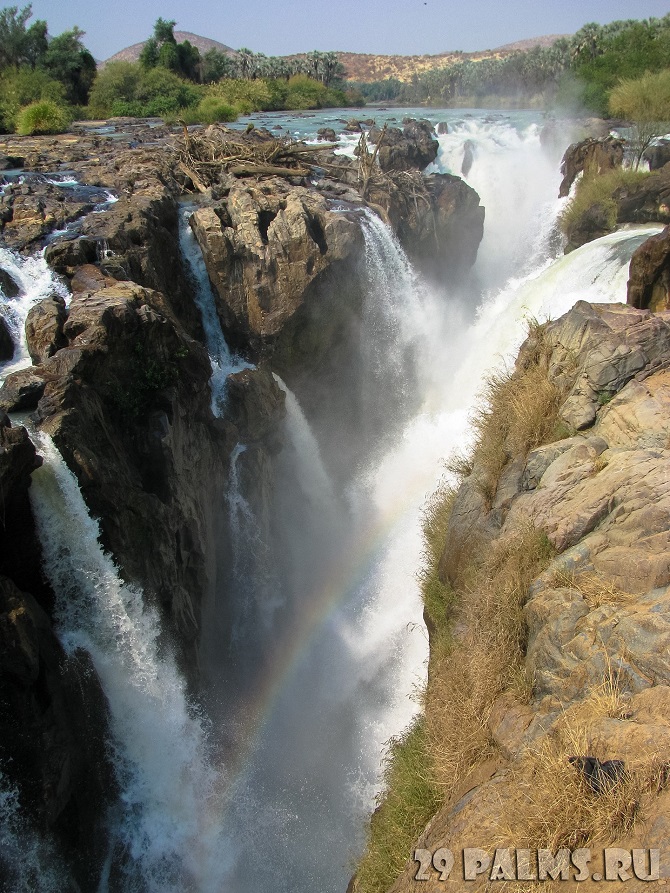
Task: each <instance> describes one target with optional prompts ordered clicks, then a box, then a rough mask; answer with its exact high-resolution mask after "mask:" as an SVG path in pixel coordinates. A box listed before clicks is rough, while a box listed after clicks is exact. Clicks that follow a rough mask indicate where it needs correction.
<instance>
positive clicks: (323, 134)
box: [317, 127, 337, 143]
mask: <svg viewBox="0 0 670 893" xmlns="http://www.w3.org/2000/svg"><path fill="white" fill-rule="evenodd" d="M317 136H318V138H319V139H320V140H324V141H325V142H327V143H336V142H337V134H336V133H335V131H334V130H333V128H332V127H320V128H319V129H318V130H317Z"/></svg>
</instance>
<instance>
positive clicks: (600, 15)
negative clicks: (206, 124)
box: [30, 0, 670, 61]
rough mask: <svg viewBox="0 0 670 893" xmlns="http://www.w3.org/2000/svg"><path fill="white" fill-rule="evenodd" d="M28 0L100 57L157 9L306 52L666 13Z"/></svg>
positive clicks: (384, 47) (460, 39)
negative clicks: (229, 6)
mask: <svg viewBox="0 0 670 893" xmlns="http://www.w3.org/2000/svg"><path fill="white" fill-rule="evenodd" d="M31 5H32V10H33V16H32V18H31V19H30V22H33V21H35V20H36V19H45V20H46V21H47V23H48V26H49V33H50V34H51V35H52V36H54V35H56V34H60V33H61V32H63V31H67V30H70V29H71V28H72V27H74V26H75V25H77V26H78V27H79V28H81V29H82V30H83V31H84V32H85V37H84V44H85V46H86V47H87V48H88V49H89V50H90V51H91V53H92V54H93V55H94V56H95V58H96V59H97V60H99V61H105V60H107V59H109V58H110V57H111V56H114V55H115V54H116V53H119V52H121V51H122V50H124V49H126V48H127V47H129V46H132V45H133V44H137V43H141V42H142V41H145V40H146V39H147V38H148V37H150V36H151V33H152V31H153V26H154V22H155V21H156V19H157V18H159V17H162V18H164V19H174V20H175V21H176V26H175V30H176V31H187V32H190V33H192V34H196V35H197V36H199V37H205V38H210V39H212V40H216V41H218V42H220V43H223V44H226V45H227V46H229V47H232V48H233V49H239V48H240V47H243V46H246V47H249V48H250V49H251V50H253V51H254V52H256V53H265V54H266V55H269V56H289V55H296V54H299V53H306V52H310V51H311V50H321V51H336V52H340V53H361V54H370V55H380V56H387V55H389V56H393V55H396V56H422V55H440V54H442V53H450V52H457V51H461V52H465V53H477V52H485V51H487V50H493V49H496V48H498V47H501V46H505V45H506V44H510V43H516V42H517V41H520V40H532V39H535V38H538V37H543V36H545V35H551V34H573V33H574V32H575V31H578V30H579V29H580V28H581V27H582V26H583V25H585V24H587V23H589V22H597V23H598V24H601V25H604V24H607V23H608V22H612V21H616V20H618V19H630V18H635V19H645V18H651V17H653V18H661V17H663V16H664V15H667V14H668V13H669V12H670V9H669V8H668V3H667V2H666V0H636V3H635V6H636V9H635V10H634V11H632V10H631V9H630V6H631V4H630V2H623V0H583V2H579V0H567V2H565V3H563V4H562V5H561V6H560V8H559V7H557V6H556V5H554V4H550V3H549V2H546V0H545V2H541V3H537V2H535V3H534V2H532V0H510V2H509V3H508V4H507V6H506V8H505V10H504V14H501V11H500V5H499V4H498V3H497V2H494V0H474V2H472V3H470V4H469V5H468V7H467V12H466V13H464V12H461V13H460V14H459V15H458V16H457V17H454V16H453V14H452V12H451V10H452V9H453V4H451V3H448V2H445V0H403V2H400V0H387V2H384V3H382V2H381V0H364V3H363V4H361V3H360V0H356V2H354V0H340V2H339V3H338V4H337V5H335V4H332V3H326V2H324V0H312V2H308V0H294V3H293V4H292V5H291V8H290V9H289V10H288V11H287V10H286V7H284V8H283V9H278V8H267V7H266V6H265V5H264V4H263V3H262V2H261V0H247V2H246V3H245V4H244V7H243V8H239V7H237V6H236V7H235V8H234V10H233V11H231V12H232V15H231V17H230V18H226V7H225V6H222V7H221V9H218V10H216V11H215V12H214V13H213V10H212V6H211V4H210V3H208V2H205V0H192V2H191V3H189V5H188V8H187V12H186V14H187V15H188V18H187V19H185V18H184V12H185V10H184V6H183V4H182V3H180V2H178V0H148V2H147V3H146V4H145V5H144V6H142V8H141V9H139V10H138V8H137V6H136V5H135V4H132V5H131V3H130V2H129V0H118V2H117V3H116V4H114V5H113V7H112V6H111V5H109V4H105V5H104V6H102V5H100V4H91V3H90V2H87V0H61V2H59V3H58V5H57V6H55V3H54V0H33V2H32V4H31ZM287 18H288V19H290V22H288V23H287ZM116 35H118V36H116ZM296 35H297V36H296Z"/></svg>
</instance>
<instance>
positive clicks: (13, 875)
mask: <svg viewBox="0 0 670 893" xmlns="http://www.w3.org/2000/svg"><path fill="white" fill-rule="evenodd" d="M0 888H1V889H2V890H3V891H7V893H10V890H11V893H75V887H74V885H73V884H72V883H71V882H70V881H69V880H68V877H67V871H66V870H65V868H64V867H63V866H62V865H61V864H60V859H59V857H58V854H57V853H56V851H55V848H54V847H53V846H51V845H50V844H49V843H47V842H46V841H44V840H43V839H41V838H40V837H39V836H38V835H37V834H36V833H35V830H34V829H33V828H31V827H30V826H29V824H28V822H27V821H26V819H25V818H24V816H22V815H21V811H20V808H19V795H18V791H17V790H16V789H15V788H13V787H12V786H11V784H10V783H9V782H8V780H7V779H6V778H5V776H4V775H3V773H2V771H0Z"/></svg>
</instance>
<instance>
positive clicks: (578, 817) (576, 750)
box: [501, 702, 667, 850]
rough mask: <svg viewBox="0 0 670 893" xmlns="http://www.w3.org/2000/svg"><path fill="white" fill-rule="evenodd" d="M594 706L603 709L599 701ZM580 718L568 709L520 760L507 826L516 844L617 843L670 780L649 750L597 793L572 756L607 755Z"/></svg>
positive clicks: (572, 845) (507, 833)
mask: <svg viewBox="0 0 670 893" xmlns="http://www.w3.org/2000/svg"><path fill="white" fill-rule="evenodd" d="M591 709H596V710H597V705H596V704H595V703H593V702H592V703H591ZM584 712H587V710H586V709H585V711H584ZM582 716H583V713H582ZM580 718H581V717H580ZM580 718H578V717H576V716H574V715H571V714H570V712H567V713H566V714H565V715H564V717H563V718H562V720H561V721H560V722H559V723H558V724H557V726H556V728H555V729H554V730H553V731H552V733H551V734H549V735H547V736H545V737H544V738H542V739H541V740H540V741H539V743H538V744H537V746H536V747H534V748H533V749H532V750H529V751H528V752H527V753H526V754H525V756H524V757H523V758H522V759H521V760H520V761H519V763H518V764H516V765H515V766H514V768H513V770H512V772H513V777H512V784H511V785H510V786H509V790H511V791H512V792H513V795H512V797H511V798H509V799H507V800H506V803H505V822H506V827H505V828H504V829H501V831H502V832H503V833H504V835H505V836H506V837H509V839H510V840H514V842H515V845H516V846H532V847H533V848H537V847H547V848H550V849H552V850H556V849H557V848H558V847H568V848H570V849H574V848H576V847H582V846H588V845H589V844H590V843H592V842H594V841H598V842H599V843H602V844H604V845H607V844H611V843H613V842H614V841H616V840H617V839H620V838H622V837H626V836H627V835H629V834H630V833H631V832H632V831H633V830H634V828H635V825H636V823H637V822H638V820H639V819H640V817H641V816H642V815H643V814H644V813H645V812H646V808H647V806H648V805H649V804H650V803H651V800H652V798H653V796H655V795H656V794H657V793H658V792H659V791H660V790H661V789H662V788H663V787H664V786H665V785H666V783H667V767H666V764H665V763H664V762H663V761H662V760H661V759H660V758H659V756H658V755H657V754H656V753H643V754H640V756H639V757H638V758H637V759H636V760H634V761H633V760H629V761H627V762H626V767H625V773H624V775H623V777H622V778H621V779H620V780H619V781H617V782H616V783H612V785H611V786H610V787H609V788H608V789H606V790H605V791H603V792H601V793H595V792H594V791H593V790H592V789H591V788H590V786H589V785H588V783H587V782H586V780H585V778H584V777H583V774H582V773H581V772H580V771H579V770H578V769H577V768H576V767H575V766H574V765H572V764H571V763H570V761H569V757H571V756H578V755H581V756H583V755H587V754H588V755H589V756H595V757H597V758H598V759H603V760H604V759H606V758H607V755H606V754H604V753H603V752H601V753H598V752H597V751H598V747H595V748H594V746H593V743H592V742H591V741H590V740H589V735H588V726H587V725H585V724H583V723H582V722H580V721H579V719H580Z"/></svg>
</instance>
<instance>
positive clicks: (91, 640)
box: [31, 433, 226, 893]
mask: <svg viewBox="0 0 670 893" xmlns="http://www.w3.org/2000/svg"><path fill="white" fill-rule="evenodd" d="M33 437H34V438H35V440H36V442H37V444H38V447H39V449H40V452H41V453H42V455H44V457H45V463H44V465H43V467H42V468H41V469H39V470H38V471H37V472H35V474H34V477H33V486H32V488H31V500H32V505H33V511H34V514H35V518H36V522H37V526H38V531H39V535H40V540H41V543H42V548H43V553H44V562H45V570H46V573H47V576H48V578H49V581H50V582H51V585H52V586H53V589H54V591H55V592H56V593H57V606H56V616H55V620H56V626H57V630H58V635H59V638H60V640H61V643H62V644H63V646H64V648H65V650H66V653H72V652H73V651H75V650H76V649H78V648H82V649H84V650H85V651H87V652H88V653H89V654H90V656H91V658H92V660H93V663H94V666H95V669H96V671H97V673H98V675H99V677H100V680H101V683H102V686H103V689H104V692H105V695H106V697H107V700H108V702H109V709H110V717H111V733H112V741H111V755H112V758H113V763H114V768H115V771H116V776H117V781H118V783H119V787H120V790H121V797H120V802H119V804H118V813H119V814H118V815H117V816H115V817H114V818H113V822H112V828H111V835H112V841H113V845H112V850H113V856H114V861H115V866H116V870H117V871H118V872H120V873H121V874H122V876H123V877H124V878H125V882H124V888H125V889H127V890H142V891H145V893H170V891H172V893H183V891H189V890H193V891H198V893H200V891H202V893H220V890H221V883H220V881H221V877H222V874H223V871H224V868H225V859H226V854H225V850H224V849H223V848H222V846H221V841H220V839H219V835H220V829H219V828H217V826H216V825H215V824H214V823H213V822H212V814H213V813H214V812H215V811H216V810H215V808H214V805H213V804H214V802H215V801H216V798H217V797H220V793H221V789H222V788H221V785H222V780H221V777H220V775H219V774H218V773H217V772H216V771H215V770H214V769H213V767H212V764H211V762H210V759H209V755H208V741H207V735H206V728H205V722H204V720H203V718H202V717H201V716H200V715H199V714H198V712H197V711H196V710H195V709H194V707H193V706H192V705H191V704H190V703H189V701H188V698H187V696H186V691H185V683H184V680H183V679H182V678H181V675H180V673H179V671H178V670H177V668H176V665H175V662H174V659H173V657H172V655H171V654H170V652H169V650H167V649H166V648H165V647H161V646H160V645H159V641H158V640H159V635H160V625H159V621H158V615H157V612H156V611H155V610H154V609H152V608H150V607H148V606H146V605H145V604H144V602H143V597H142V593H141V592H140V591H139V590H138V589H136V588H134V587H132V586H128V585H125V584H124V583H123V582H122V581H121V579H120V578H119V575H118V571H117V569H116V567H115V566H114V563H113V562H112V560H111V558H110V557H109V556H108V555H106V554H105V553H104V552H103V550H102V548H101V546H100V544H99V542H98V536H99V532H100V531H99V528H98V525H97V523H96V522H95V521H93V520H92V519H91V517H90V516H89V514H88V511H87V509H86V505H85V503H84V500H83V498H82V496H81V493H80V491H79V487H78V484H77V482H76V480H75V478H74V476H73V475H72V473H71V472H70V471H69V469H68V468H67V467H66V465H65V463H64V462H63V460H62V458H61V456H60V454H59V453H58V451H57V450H56V448H55V446H54V445H53V443H52V442H51V441H50V439H49V438H48V437H46V436H45V435H41V434H38V433H34V434H33ZM101 893H104V889H103V890H101Z"/></svg>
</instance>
